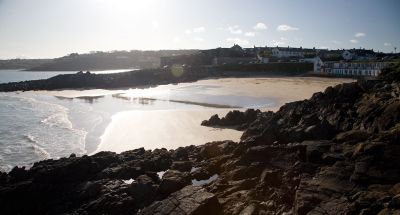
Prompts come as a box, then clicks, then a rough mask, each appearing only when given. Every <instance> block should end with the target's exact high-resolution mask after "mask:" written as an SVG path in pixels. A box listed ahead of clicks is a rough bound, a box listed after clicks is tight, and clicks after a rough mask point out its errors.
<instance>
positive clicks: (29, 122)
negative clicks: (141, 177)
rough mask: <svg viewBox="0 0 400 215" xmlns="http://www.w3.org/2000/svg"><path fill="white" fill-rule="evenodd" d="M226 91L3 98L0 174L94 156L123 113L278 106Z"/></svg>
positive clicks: (181, 87)
mask: <svg viewBox="0 0 400 215" xmlns="http://www.w3.org/2000/svg"><path fill="white" fill-rule="evenodd" d="M60 73H62V72H39V73H37V72H19V71H18V72H17V71H7V72H4V71H0V78H1V79H0V80H1V82H5V80H6V81H10V80H13V81H23V80H29V79H40V78H47V77H51V76H53V75H57V74H60ZM23 74H26V76H25V75H23ZM221 90H222V91H223V87H220V86H215V85H207V84H196V83H182V84H175V85H172V84H171V85H162V86H158V87H152V88H141V89H126V90H115V91H108V92H107V93H105V94H104V92H103V91H101V92H100V93H99V94H98V95H91V96H86V95H85V91H82V92H81V91H77V92H75V94H74V96H72V97H71V96H69V95H68V93H66V95H64V94H63V93H64V92H65V91H58V92H56V93H55V94H53V93H49V92H7V93H4V92H0V119H1V120H0V171H10V170H11V169H12V168H13V167H14V166H26V167H28V168H29V167H30V166H31V165H32V164H33V163H34V162H37V161H39V160H43V159H50V158H51V159H58V158H60V157H66V156H69V155H70V154H71V153H75V154H77V155H83V154H91V153H93V152H95V151H96V149H97V147H98V145H99V144H100V143H101V136H102V135H103V133H104V132H105V130H106V128H107V126H108V125H109V124H110V122H111V119H112V116H113V115H114V114H116V113H119V112H122V111H135V110H138V111H139V110H140V111H143V110H149V111H151V110H203V109H208V108H216V107H220V105H223V107H225V108H229V107H268V106H270V105H272V104H273V103H274V101H273V100H272V99H270V98H266V97H264V98H262V97H261V98H260V97H252V96H243V95H234V94H230V93H228V92H225V93H219V94H218V93H217V94H214V93H212V92H218V91H221ZM95 91H96V90H95ZM57 93H59V94H61V96H60V95H56V94H57ZM76 95H81V96H76ZM144 126H145V125H144ZM132 129H134V128H132ZM144 144H145V143H144ZM144 146H145V145H144Z"/></svg>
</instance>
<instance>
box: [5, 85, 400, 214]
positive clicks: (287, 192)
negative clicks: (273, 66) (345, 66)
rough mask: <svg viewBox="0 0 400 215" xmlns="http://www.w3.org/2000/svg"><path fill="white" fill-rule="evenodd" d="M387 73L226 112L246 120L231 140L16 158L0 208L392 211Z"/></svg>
mask: <svg viewBox="0 0 400 215" xmlns="http://www.w3.org/2000/svg"><path fill="white" fill-rule="evenodd" d="M393 80H394V81H393ZM393 80H388V79H386V78H384V79H382V80H376V81H358V82H355V83H349V84H341V85H338V86H335V87H329V88H327V89H326V90H325V91H324V92H320V93H316V94H314V95H313V96H312V97H311V98H310V99H308V100H304V101H298V102H293V103H288V104H286V105H284V106H282V107H281V108H280V109H279V111H277V112H275V113H272V112H266V113H262V112H257V114H256V118H255V119H254V118H252V117H248V119H249V120H247V118H246V117H244V119H246V120H243V118H241V117H243V116H249V114H247V115H246V114H244V113H237V112H235V113H232V112H231V114H230V115H231V116H235V117H231V116H230V117H225V118H224V119H225V120H227V121H224V123H223V124H224V126H229V127H231V126H233V125H239V127H240V126H241V125H243V124H246V126H244V127H246V129H245V131H244V134H243V136H242V138H241V141H240V142H239V143H236V142H232V141H216V142H211V143H206V144H204V145H200V146H187V147H180V148H178V149H175V150H166V149H156V150H152V151H151V150H145V149H143V148H141V149H136V150H131V151H127V152H123V153H121V154H116V153H112V152H100V153H97V154H95V155H92V156H82V157H76V156H71V157H69V158H61V159H59V160H46V161H41V162H38V163H36V164H34V165H33V167H32V168H31V169H28V170H27V169H25V168H23V167H22V168H17V167H16V168H14V169H13V170H12V171H11V172H9V173H1V174H0V202H1V203H2V205H6V206H7V207H0V213H1V214H135V213H139V214H299V215H303V214H309V215H311V214H332V215H333V214H349V215H351V214H363V215H365V214H381V215H383V214H398V213H400V206H399V205H400V204H399V202H400V201H399V200H400V198H399V195H400V166H399V163H400V144H399V143H400V115H399V113H400V83H399V82H397V81H396V80H398V79H393ZM249 112H253V113H254V111H249ZM250 115H251V114H250ZM250 118H251V120H250ZM237 119H240V120H237ZM217 121H218V120H217ZM217 121H215V122H217ZM220 121H221V119H220V120H219V121H218V122H220ZM221 126H222V125H221ZM163 172H165V173H164V174H163V175H162V174H161V173H163Z"/></svg>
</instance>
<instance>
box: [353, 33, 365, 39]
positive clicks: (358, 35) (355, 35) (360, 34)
mask: <svg viewBox="0 0 400 215" xmlns="http://www.w3.org/2000/svg"><path fill="white" fill-rule="evenodd" d="M365 36H366V34H365V33H362V32H358V33H356V34H354V37H357V38H358V37H365Z"/></svg>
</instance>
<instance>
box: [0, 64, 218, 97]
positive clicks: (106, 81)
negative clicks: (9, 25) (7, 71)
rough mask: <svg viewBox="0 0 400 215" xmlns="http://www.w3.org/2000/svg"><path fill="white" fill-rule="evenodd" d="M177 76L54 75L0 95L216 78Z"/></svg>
mask: <svg viewBox="0 0 400 215" xmlns="http://www.w3.org/2000/svg"><path fill="white" fill-rule="evenodd" d="M179 69H180V70H181V71H180V73H179V74H176V72H175V71H174V68H162V69H145V70H136V71H130V72H122V73H112V74H94V73H90V72H85V73H84V72H78V73H76V74H64V75H57V76H55V77H52V78H49V79H45V80H34V81H22V82H13V83H6V84H0V91H2V92H8V91H28V90H55V89H65V88H74V89H77V88H86V89H88V88H121V87H135V86H148V85H158V84H170V83H180V82H191V81H197V80H199V79H201V78H205V77H210V76H217V74H215V73H214V71H213V70H210V69H207V68H205V67H182V68H179Z"/></svg>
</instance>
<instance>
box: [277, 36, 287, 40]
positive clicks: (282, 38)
mask: <svg viewBox="0 0 400 215" xmlns="http://www.w3.org/2000/svg"><path fill="white" fill-rule="evenodd" d="M279 39H280V40H281V41H286V40H287V38H286V37H281V38H279Z"/></svg>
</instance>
